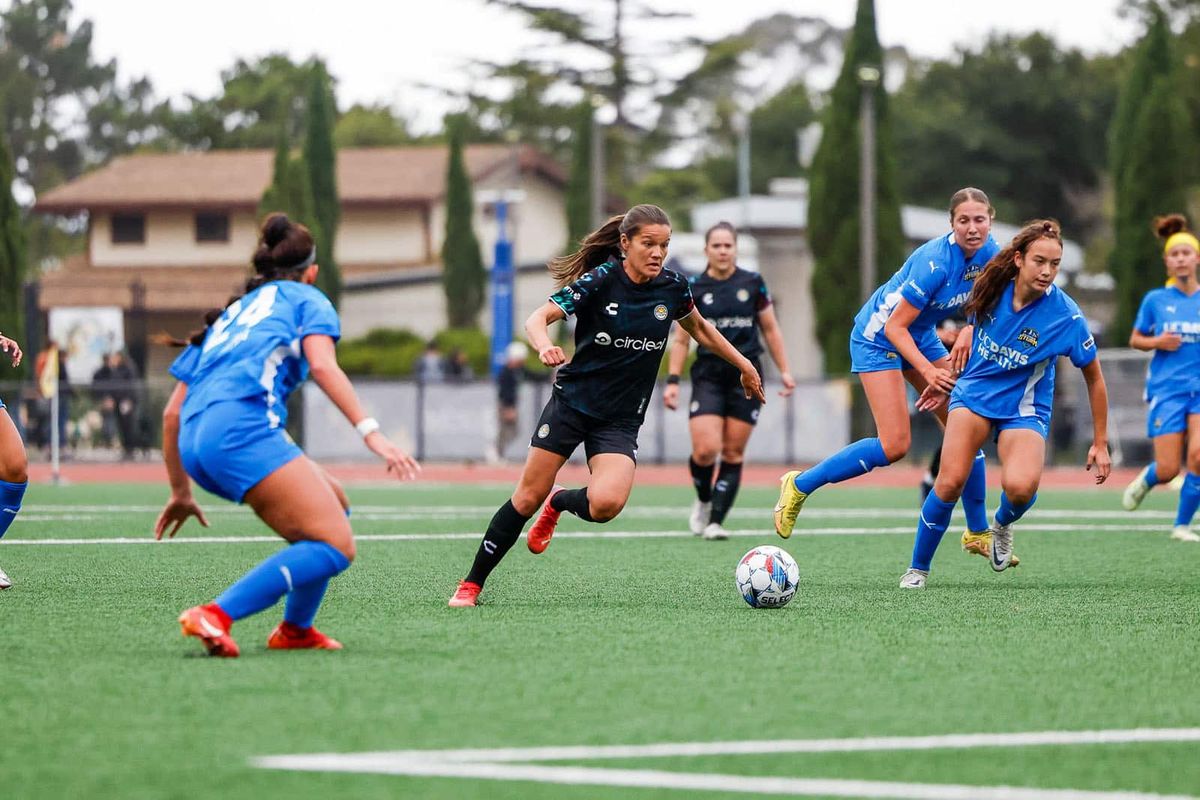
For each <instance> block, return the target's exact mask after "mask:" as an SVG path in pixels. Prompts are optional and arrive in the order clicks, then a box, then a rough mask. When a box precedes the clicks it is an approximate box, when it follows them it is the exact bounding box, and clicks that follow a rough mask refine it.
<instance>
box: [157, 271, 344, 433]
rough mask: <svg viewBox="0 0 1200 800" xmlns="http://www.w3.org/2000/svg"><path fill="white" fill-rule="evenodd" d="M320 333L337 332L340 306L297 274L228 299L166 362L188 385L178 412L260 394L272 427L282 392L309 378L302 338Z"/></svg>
mask: <svg viewBox="0 0 1200 800" xmlns="http://www.w3.org/2000/svg"><path fill="white" fill-rule="evenodd" d="M313 334H321V335H324V336H330V337H333V339H335V340H336V339H338V338H339V337H340V336H341V323H340V321H339V320H338V315H337V311H336V310H335V309H334V307H333V304H332V303H330V302H329V298H327V297H326V296H325V295H324V294H323V293H322V292H321V290H320V289H317V288H315V287H313V286H309V285H308V284H305V283H300V282H298V281H287V280H279V281H271V282H269V283H265V284H263V285H262V286H260V287H258V288H257V289H255V290H254V291H252V292H250V293H248V294H246V295H245V296H243V297H242V298H240V299H239V300H237V301H235V302H234V303H232V304H231V305H230V306H229V307H228V308H226V309H225V312H224V313H223V314H221V316H220V318H219V319H217V321H216V322H214V323H213V324H212V326H211V327H210V328H209V329H208V334H207V335H206V336H205V338H204V343H203V344H201V345H199V346H195V345H193V346H191V347H189V348H187V349H186V350H184V352H183V353H182V354H180V356H179V358H177V359H176V360H175V363H174V364H172V365H171V374H172V375H174V376H175V377H176V378H178V379H179V380H181V381H183V382H184V383H186V384H187V385H188V391H187V397H186V398H185V400H184V403H183V411H182V418H183V420H185V421H186V420H188V419H190V418H191V417H193V416H195V415H196V414H199V413H200V412H201V411H203V410H204V409H206V408H208V407H209V406H211V405H213V404H214V403H218V402H221V401H224V400H241V399H246V398H258V397H261V398H262V399H263V401H264V402H265V404H266V408H267V418H268V420H269V421H270V426H271V427H272V428H276V427H280V426H282V425H283V424H284V423H285V422H286V420H287V399H288V395H290V394H291V393H292V390H293V389H295V388H296V387H297V386H299V385H300V384H301V383H302V382H303V381H304V379H305V378H307V377H308V361H307V360H306V359H305V358H304V351H303V350H302V349H301V347H300V342H301V340H303V338H304V337H305V336H311V335H313Z"/></svg>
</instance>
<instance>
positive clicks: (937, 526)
mask: <svg viewBox="0 0 1200 800" xmlns="http://www.w3.org/2000/svg"><path fill="white" fill-rule="evenodd" d="M953 513H954V502H953V501H951V502H949V503H947V502H946V501H945V500H943V499H942V498H940V497H938V496H937V490H936V489H935V490H934V491H932V492H930V493H929V496H928V497H926V498H925V504H924V505H922V506H921V518H920V520H919V521H918V522H917V538H916V541H914V542H913V552H912V568H913V569H923V570H925V571H926V572H928V571H929V564H930V563H931V562H932V561H933V554H934V552H935V551H937V548H938V545H939V544H941V541H942V534H944V533H945V532H946V528H948V527H950V515H951V514H953Z"/></svg>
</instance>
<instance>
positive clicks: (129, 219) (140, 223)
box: [112, 214, 146, 244]
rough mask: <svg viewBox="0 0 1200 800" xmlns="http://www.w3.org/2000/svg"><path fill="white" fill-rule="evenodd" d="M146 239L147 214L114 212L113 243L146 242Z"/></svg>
mask: <svg viewBox="0 0 1200 800" xmlns="http://www.w3.org/2000/svg"><path fill="white" fill-rule="evenodd" d="M145 241H146V215H145V214H113V215H112V243H113V244H144V243H145Z"/></svg>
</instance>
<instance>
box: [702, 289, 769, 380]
mask: <svg viewBox="0 0 1200 800" xmlns="http://www.w3.org/2000/svg"><path fill="white" fill-rule="evenodd" d="M688 282H689V283H690V284H691V286H692V296H693V297H695V299H696V307H697V308H698V309H700V313H701V314H703V315H704V318H705V319H707V320H708V321H709V322H711V323H712V324H713V325H714V326H715V327H716V329H717V330H719V331H720V332H721V335H722V336H724V337H725V338H726V339H728V340H729V343H730V344H731V345H733V346H734V347H736V348H737V350H738V352H739V353H741V354H742V355H744V356H745V357H746V358H748V359H750V360H752V361H753V360H754V359H755V358H757V357H758V356H760V355H762V351H763V346H762V341H761V340H760V339H759V337H758V331H759V324H758V312H760V311H762V310H763V309H764V308H766V307H767V306H769V305H771V295H770V293H769V292H767V284H766V283H765V282H764V281H763V279H762V276H761V275H759V274H758V273H757V272H750V271H748V270H744V269H742V268H741V267H734V270H733V274H732V275H730V276H729V277H728V278H726V279H725V280H718V279H716V278H714V277H712V276H711V275H709V274H708V272H707V271H705V272H702V273H700V274H699V275H693V276H692V277H691V278H689V279H688ZM696 361H697V364H700V363H701V362H703V363H704V365H705V366H709V367H711V366H718V362H719V365H720V366H729V365H728V364H727V363H726V362H725V361H724V360H723V359H722V358H721V357H720V356H718V355H717V354H716V353H713V352H712V351H711V350H709V349H708V348H706V347H701V348H700V349H699V350H698V351H697V353H696ZM731 368H732V367H731ZM726 371H728V370H726ZM734 372H736V369H735V368H734Z"/></svg>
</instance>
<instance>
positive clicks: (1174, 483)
mask: <svg viewBox="0 0 1200 800" xmlns="http://www.w3.org/2000/svg"><path fill="white" fill-rule="evenodd" d="M1167 488H1168V489H1170V490H1171V491H1173V492H1178V491H1179V490H1180V489H1182V488H1183V470H1180V471H1179V474H1178V475H1176V476H1175V477H1174V478H1171V482H1170V483H1168V484H1167Z"/></svg>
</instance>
